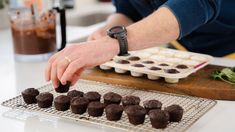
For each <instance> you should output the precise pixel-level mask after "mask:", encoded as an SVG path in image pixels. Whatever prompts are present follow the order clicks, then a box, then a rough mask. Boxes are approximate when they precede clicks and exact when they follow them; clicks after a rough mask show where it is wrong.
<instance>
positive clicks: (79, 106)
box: [71, 97, 89, 115]
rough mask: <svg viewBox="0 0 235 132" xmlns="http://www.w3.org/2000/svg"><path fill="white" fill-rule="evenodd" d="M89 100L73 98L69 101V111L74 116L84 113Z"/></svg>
mask: <svg viewBox="0 0 235 132" xmlns="http://www.w3.org/2000/svg"><path fill="white" fill-rule="evenodd" d="M88 104H89V100H88V99H87V98H84V97H74V98H73V99H72V100H71V111H72V112H73V113H75V114H80V115H81V114H83V113H85V112H86V109H87V106H88Z"/></svg>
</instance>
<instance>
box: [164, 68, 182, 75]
mask: <svg viewBox="0 0 235 132" xmlns="http://www.w3.org/2000/svg"><path fill="white" fill-rule="evenodd" d="M165 72H166V73H170V74H177V73H180V72H179V71H178V70H176V69H166V70H165Z"/></svg>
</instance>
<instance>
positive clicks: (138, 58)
mask: <svg viewBox="0 0 235 132" xmlns="http://www.w3.org/2000/svg"><path fill="white" fill-rule="evenodd" d="M128 60H130V61H138V60H140V57H138V56H131V57H129V58H128Z"/></svg>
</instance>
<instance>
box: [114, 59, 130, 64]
mask: <svg viewBox="0 0 235 132" xmlns="http://www.w3.org/2000/svg"><path fill="white" fill-rule="evenodd" d="M116 63H119V64H130V62H129V61H127V60H118V61H117V62H116Z"/></svg>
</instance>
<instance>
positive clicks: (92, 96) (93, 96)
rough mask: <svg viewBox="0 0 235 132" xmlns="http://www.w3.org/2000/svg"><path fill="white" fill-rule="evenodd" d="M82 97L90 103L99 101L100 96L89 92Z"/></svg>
mask: <svg viewBox="0 0 235 132" xmlns="http://www.w3.org/2000/svg"><path fill="white" fill-rule="evenodd" d="M84 97H85V98H87V99H88V100H89V101H90V102H92V101H100V97H101V95H100V94H99V93H98V92H95V91H90V92H87V93H86V94H84Z"/></svg>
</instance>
